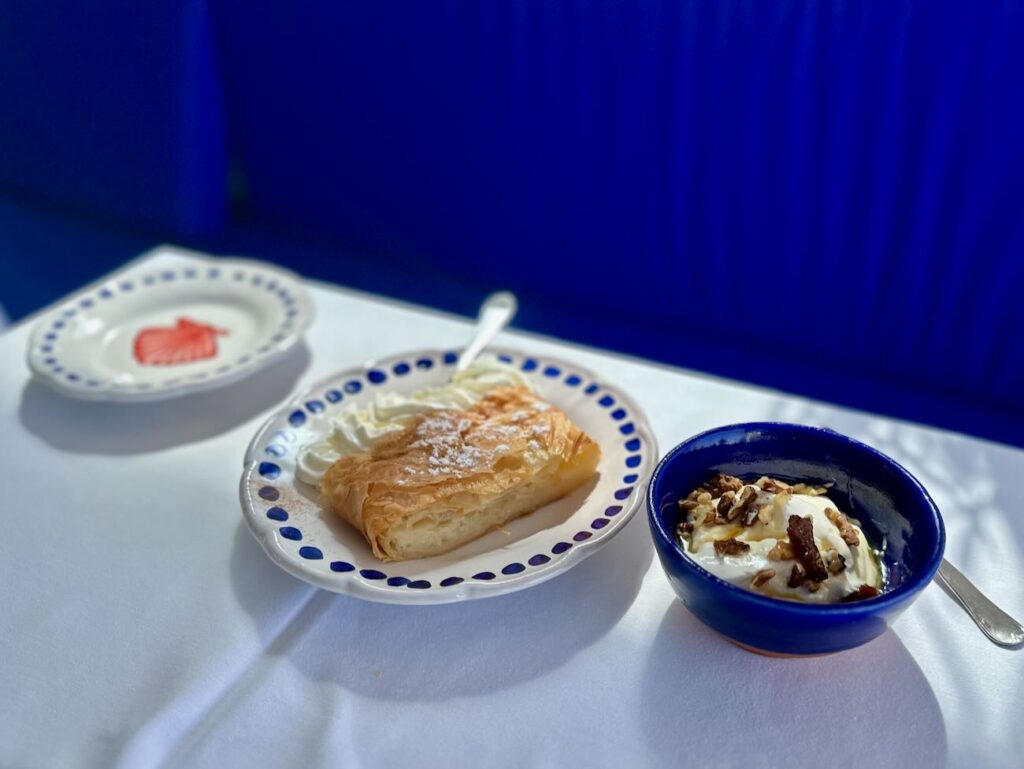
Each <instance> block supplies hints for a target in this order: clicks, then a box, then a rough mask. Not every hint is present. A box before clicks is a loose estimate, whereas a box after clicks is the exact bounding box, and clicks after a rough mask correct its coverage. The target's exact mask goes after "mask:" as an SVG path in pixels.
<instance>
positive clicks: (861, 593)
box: [842, 585, 878, 603]
mask: <svg viewBox="0 0 1024 769" xmlns="http://www.w3.org/2000/svg"><path fill="white" fill-rule="evenodd" d="M876 595H878V588H875V587H871V585H861V586H860V587H858V588H857V589H856V590H854V591H853V592H852V593H850V594H849V595H845V596H843V598H842V601H843V603H849V602H850V601H863V600H864V599H865V598H874V597H875V596H876Z"/></svg>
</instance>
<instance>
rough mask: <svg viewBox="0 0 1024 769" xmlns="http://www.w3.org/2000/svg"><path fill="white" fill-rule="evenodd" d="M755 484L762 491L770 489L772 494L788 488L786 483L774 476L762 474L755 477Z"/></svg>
mask: <svg viewBox="0 0 1024 769" xmlns="http://www.w3.org/2000/svg"><path fill="white" fill-rule="evenodd" d="M757 486H758V488H760V489H761V490H762V491H770V492H772V493H773V494H778V493H779V492H782V491H785V490H786V489H788V488H789V484H788V483H783V482H782V481H780V480H776V479H775V478H769V477H768V476H767V475H762V476H761V477H760V478H758V479H757Z"/></svg>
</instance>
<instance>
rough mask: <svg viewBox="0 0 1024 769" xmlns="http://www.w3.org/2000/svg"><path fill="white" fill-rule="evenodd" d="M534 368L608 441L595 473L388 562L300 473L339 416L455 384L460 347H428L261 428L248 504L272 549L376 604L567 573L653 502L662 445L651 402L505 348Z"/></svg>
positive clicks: (358, 374)
mask: <svg viewBox="0 0 1024 769" xmlns="http://www.w3.org/2000/svg"><path fill="white" fill-rule="evenodd" d="M491 352H494V353H496V354H498V356H499V358H500V359H502V360H504V361H505V362H508V363H511V364H512V365H515V366H517V367H518V368H520V369H523V370H525V371H527V372H529V373H530V374H531V376H532V378H533V381H534V385H535V387H536V390H537V392H538V394H539V395H540V396H541V397H542V398H544V399H545V400H547V401H548V402H549V403H552V404H554V405H556V406H558V407H559V408H561V409H562V410H564V411H565V412H566V413H567V414H568V415H569V416H570V417H571V418H572V420H573V421H574V422H575V423H576V424H577V425H578V426H579V427H580V428H582V429H583V430H585V431H586V432H587V433H588V434H589V435H590V436H591V437H592V438H593V439H594V440H596V441H597V442H598V444H599V445H600V446H601V462H600V465H599V466H598V472H597V474H596V476H595V478H594V479H593V480H592V481H590V482H589V483H587V484H585V485H584V486H583V487H581V488H579V489H577V490H576V491H574V492H573V493H572V494H570V495H568V496H567V497H565V498H563V499H561V500H559V501H557V502H554V503H552V504H550V505H547V506H545V507H543V508H541V509H540V510H537V511H535V512H533V513H531V514H530V515H526V516H523V517H522V518H519V519H517V520H515V521H512V522H511V523H509V524H506V526H505V527H504V529H503V530H499V531H492V532H490V533H489V534H486V535H485V536H483V537H481V538H480V539H477V540H475V541H473V542H470V543H468V544H466V545H464V546H462V547H460V548H458V549H457V550H454V551H452V552H450V553H446V554H444V555H441V556H436V557H434V558H424V559H418V560H413V561H399V562H393V563H384V562H382V561H379V560H377V559H376V558H375V557H374V556H373V554H372V553H371V551H370V548H369V546H368V545H367V544H366V541H365V540H364V539H363V537H362V535H361V534H360V533H359V532H357V531H356V530H355V529H353V528H351V527H350V526H349V525H348V524H346V523H345V522H344V521H342V520H341V519H340V518H338V517H337V516H335V515H334V514H333V513H331V512H330V511H329V510H327V509H325V508H323V507H322V506H321V505H320V503H319V501H318V491H317V489H315V488H313V487H312V486H309V485H307V484H305V483H303V482H301V481H299V480H297V479H296V478H295V460H296V455H297V453H298V451H299V450H300V449H301V447H302V446H304V445H305V444H307V443H310V442H312V441H315V440H317V439H319V438H322V437H324V436H326V435H327V433H328V432H329V429H330V428H329V422H330V419H331V418H332V416H334V414H336V413H337V412H338V411H339V410H340V409H341V408H343V407H345V406H348V405H349V404H352V403H356V404H360V403H365V402H366V401H368V400H370V399H372V398H373V397H374V396H375V395H376V394H377V393H378V392H380V391H383V390H394V391H398V392H411V391H413V390H418V389H421V388H424V387H430V386H437V385H441V384H444V383H446V382H447V381H448V380H449V379H450V377H451V375H452V372H453V371H454V370H455V362H456V360H457V358H458V355H457V354H456V353H455V352H441V351H437V350H420V351H413V352H409V353H405V354H402V355H396V356H393V357H390V358H385V359H383V360H380V361H376V362H373V363H369V364H367V365H365V366H360V367H357V368H353V369H350V370H347V371H342V372H340V373H337V374H334V375H333V376H331V377H329V378H327V379H325V380H323V381H322V382H320V383H319V384H317V385H315V386H314V387H312V388H311V389H310V390H309V391H308V392H306V393H305V394H303V395H301V396H299V397H297V398H295V399H293V400H292V401H291V402H290V403H289V404H288V405H287V406H285V407H283V408H281V410H280V411H278V412H277V413H276V414H275V415H274V416H272V417H271V418H270V420H269V421H268V422H267V423H266V424H265V425H264V426H263V427H262V428H261V429H260V430H259V432H257V433H256V436H255V437H254V438H253V440H252V442H251V443H250V444H249V449H248V451H247V452H246V455H245V459H244V463H243V464H244V466H245V469H244V471H243V473H242V479H241V484H240V489H239V496H240V498H241V503H242V511H243V514H244V516H245V520H246V522H247V523H248V525H249V528H250V529H251V531H252V533H253V535H254V536H255V537H256V539H257V540H259V542H260V544H261V545H262V546H263V549H264V550H265V551H266V553H267V555H269V556H270V558H271V559H272V560H273V561H274V562H275V563H277V564H278V565H279V566H280V567H281V568H283V569H284V570H285V571H287V572H289V573H290V574H292V575H294V576H296V577H298V578H299V579H302V580H305V581H306V582H309V583H310V584H312V585H315V586H317V587H321V588H324V589H326V590H331V591H334V592H336V593H347V594H348V595H352V596H356V597H357V598H363V599H366V600H370V601H379V602H382V603H400V604H438V603H451V602H454V601H463V600H467V599H472V598H485V597H488V596H495V595H502V594H505V593H511V592H514V591H516V590H522V589H523V588H527V587H531V586H533V585H536V584H539V583H541V582H544V581H545V580H547V579H550V578H551V577H554V576H556V575H557V574H561V573H562V572H564V571H566V570H567V569H569V568H571V567H573V566H575V565H576V564H577V563H579V562H580V561H582V560H583V559H584V558H585V557H587V556H588V555H590V554H591V553H593V552H595V551H596V550H597V549H598V548H600V547H602V546H604V545H605V544H607V543H608V541H609V540H611V538H612V537H613V536H615V534H617V533H618V532H619V531H620V530H621V529H622V528H623V526H625V524H626V523H627V522H628V521H629V519H630V518H631V517H632V516H633V514H634V513H635V512H636V510H637V508H638V507H639V506H640V504H641V502H642V501H643V496H644V490H645V487H646V485H647V481H648V479H649V477H650V473H651V470H652V469H653V467H654V463H655V461H656V460H657V453H658V450H657V446H656V445H655V442H654V436H653V435H652V433H651V431H650V428H649V427H648V425H647V420H646V418H645V417H644V415H643V412H641V411H640V408H639V407H638V406H637V405H636V404H635V403H634V402H633V401H632V400H631V399H630V398H629V397H628V396H627V395H625V394H624V393H623V392H621V391H619V390H618V389H616V388H614V387H612V386H610V385H607V384H603V383H598V382H597V381H596V380H595V377H594V375H593V374H591V373H590V372H588V371H587V370H586V369H583V368H581V367H579V366H577V365H575V364H574V363H571V362H568V361H562V360H558V359H555V358H552V357H548V356H544V357H533V356H530V355H526V354H523V353H521V352H514V351H511V350H496V349H493V348H491Z"/></svg>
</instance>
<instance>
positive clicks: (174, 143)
mask: <svg viewBox="0 0 1024 769" xmlns="http://www.w3.org/2000/svg"><path fill="white" fill-rule="evenodd" d="M214 60H215V54H214V50H213V42H212V32H211V28H210V13H209V4H208V2H207V0H145V2H137V1H136V0H94V1H93V2H89V1H87V0H46V2H37V1H36V0H4V2H0V185H2V187H3V188H5V189H6V190H7V191H8V192H14V193H17V194H20V195H25V196H30V197H31V198H33V199H35V200H40V201H46V202H48V203H50V204H52V205H56V206H60V207H63V208H65V209H67V210H71V211H77V212H82V213H87V214H92V215H96V216H100V217H104V218H106V219H107V220H109V221H115V222H116V221H119V222H123V223H127V224H129V225H131V226H136V227H138V226H144V227H150V228H154V229H157V230H159V231H162V232H165V233H196V232H202V231H208V230H211V229H215V228H217V227H219V226H220V225H221V224H223V221H224V214H225V211H226V187H227V160H226V158H227V152H226V139H225V129H224V108H223V96H222V94H221V92H220V80H219V76H218V74H217V72H216V70H215V67H214Z"/></svg>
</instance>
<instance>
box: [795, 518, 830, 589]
mask: <svg viewBox="0 0 1024 769" xmlns="http://www.w3.org/2000/svg"><path fill="white" fill-rule="evenodd" d="M786 532H787V533H788V534H789V543H790V545H791V546H792V548H793V557H794V558H796V560H797V561H798V562H799V563H800V565H801V566H803V567H804V571H805V572H807V579H809V580H811V581H812V582H824V581H825V580H826V579H828V571H827V570H826V569H825V564H824V562H823V561H822V560H821V553H820V552H819V551H818V546H817V545H816V544H814V523H813V522H812V521H811V519H810V517H807V518H801V517H800V516H799V515H791V516H789V526H788V527H787V528H786Z"/></svg>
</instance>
